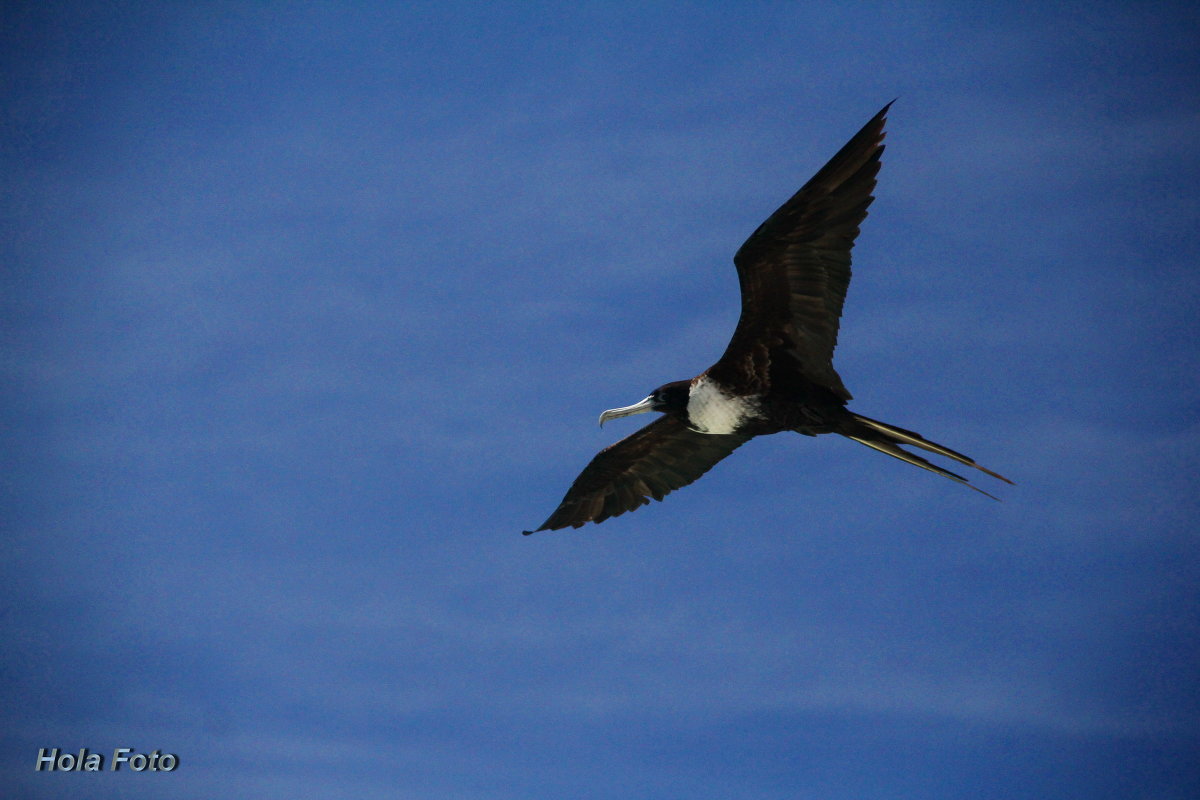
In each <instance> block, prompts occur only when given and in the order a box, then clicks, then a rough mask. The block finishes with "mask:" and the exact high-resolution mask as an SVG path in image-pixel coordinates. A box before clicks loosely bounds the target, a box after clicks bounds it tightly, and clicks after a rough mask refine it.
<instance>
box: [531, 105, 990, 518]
mask: <svg viewBox="0 0 1200 800" xmlns="http://www.w3.org/2000/svg"><path fill="white" fill-rule="evenodd" d="M890 105H891V104H890V103H889V104H888V106H884V108H883V109H882V110H881V111H880V112H879V113H878V114H876V115H875V117H874V118H873V119H872V120H871V121H870V122H868V123H867V124H866V125H865V126H864V127H863V129H862V130H860V131H859V132H858V134H856V135H855V136H854V138H853V139H851V140H850V142H849V143H847V144H846V146H845V147H843V148H842V149H841V150H840V151H839V152H838V153H837V155H835V156H834V157H833V158H832V159H830V161H829V163H828V164H826V165H825V166H824V167H822V168H821V170H820V171H819V172H817V174H816V175H815V176H813V178H812V179H811V180H809V182H808V183H806V184H805V185H804V187H803V188H801V189H800V191H799V192H797V193H796V194H795V195H794V196H793V197H792V198H791V199H790V200H788V201H787V202H786V203H784V204H783V206H781V207H780V208H779V209H778V210H777V211H776V212H775V213H774V214H772V215H771V216H770V217H769V218H768V219H767V220H766V222H764V223H763V224H762V225H760V226H759V227H758V229H757V230H756V231H755V232H754V233H753V234H751V236H750V238H749V239H747V240H746V243H745V244H743V245H742V247H741V248H740V249H739V250H738V252H737V254H736V255H735V256H734V264H735V266H736V267H737V272H738V282H739V285H740V288H741V296H742V313H741V317H740V318H739V320H738V324H737V328H736V329H735V330H734V333H733V337H732V339H731V340H730V342H729V345H728V347H726V348H725V352H724V354H722V356H721V358H720V359H718V360H717V362H716V363H715V364H713V365H712V366H711V367H709V368H708V369H707V370H705V371H704V372H702V373H701V374H700V375H697V376H696V377H695V378H692V379H691V380H683V381H673V382H671V383H667V384H664V385H662V386H660V387H659V388H657V389H655V390H654V391H653V392H651V393H650V395H649V396H648V397H646V399H644V400H642V401H641V402H639V403H635V404H634V405H632V406H626V407H624V408H616V409H611V410H609V411H605V412H604V413H603V414H601V415H600V422H601V424H603V423H604V422H605V421H606V420H608V419H614V418H617V417H623V416H629V415H632V414H640V413H644V412H647V411H658V412H661V413H662V414H663V416H662V417H660V418H659V419H657V420H655V421H654V422H652V423H650V424H649V425H647V426H645V427H644V428H642V429H641V430H639V431H637V432H636V433H634V434H633V435H632V436H628V437H626V438H625V439H622V440H621V441H619V442H617V443H616V444H614V445H612V446H610V447H608V448H605V449H604V450H602V451H601V452H600V453H599V454H598V455H597V456H596V457H595V458H594V459H592V462H591V463H590V464H588V466H587V467H586V468H585V469H584V471H583V472H582V473H581V474H580V475H579V477H578V478H577V479H576V480H575V483H574V484H572V486H571V488H570V489H569V490H568V491H567V494H566V497H564V498H563V501H562V503H561V504H559V507H558V508H557V509H556V510H555V512H554V513H553V514H552V515H551V516H550V518H549V519H547V520H546V522H545V523H543V524H542V526H541V527H540V528H538V530H554V529H558V528H565V527H567V526H571V527H579V526H581V525H583V524H585V523H587V522H602V521H604V520H605V519H608V518H609V517H613V516H616V515H618V514H623V513H624V512H626V511H632V510H633V509H635V508H638V507H639V506H641V505H645V504H646V503H648V502H649V499H648V498H651V497H652V498H654V499H655V500H661V499H662V498H663V496H665V495H666V494H667V493H668V492H670V491H672V490H674V489H678V488H680V487H682V486H686V485H687V484H689V483H691V482H692V481H694V480H696V479H697V478H699V477H700V476H701V475H703V474H704V473H705V472H707V471H708V470H709V469H710V468H711V467H712V466H713V465H714V464H716V463H717V462H718V461H720V460H721V459H722V458H724V457H725V456H727V455H729V454H730V453H732V452H733V451H734V450H735V449H736V448H737V447H739V446H741V445H742V444H743V443H745V442H746V441H748V440H749V439H751V438H753V437H755V436H764V435H767V434H772V433H781V432H784V431H793V432H796V433H802V434H805V435H808V436H816V435H818V434H824V433H838V434H841V435H843V436H846V437H848V438H850V439H853V440H855V441H857V442H860V443H862V444H865V445H867V446H868V447H872V448H874V449H876V450H879V451H881V452H883V453H887V454H888V455H890V456H893V457H895V458H899V459H901V460H903V461H907V462H908V463H910V464H914V465H916V466H919V467H921V468H923V469H927V470H930V471H931V472H936V473H938V474H940V475H943V476H945V477H948V478H950V479H952V480H955V481H957V482H959V483H963V484H966V485H967V486H970V484H969V483H967V481H966V479H965V478H963V477H961V476H959V475H956V474H954V473H952V472H950V471H948V470H945V469H942V468H941V467H938V466H935V465H933V464H931V463H929V462H928V461H926V460H925V459H924V458H922V457H921V456H918V455H916V454H915V453H911V452H909V451H907V450H905V449H903V448H902V447H900V445H908V446H913V447H917V448H920V449H923V450H926V451H928V452H932V453H936V454H938V455H941V456H944V457H946V458H950V459H952V460H954V461H957V462H958V463H960V464H964V465H967V466H971V467H974V468H976V469H979V470H981V471H983V472H986V473H988V474H989V475H992V476H993V477H996V478H999V479H1000V480H1004V481H1008V479H1007V478H1003V477H1002V476H1000V475H997V474H996V473H994V472H991V471H990V470H987V469H984V468H983V467H981V466H979V465H978V464H976V463H975V462H974V461H972V460H971V459H969V458H967V457H966V456H964V455H962V454H961V453H957V452H955V451H953V450H950V449H949V448H946V447H943V446H942V445H939V444H935V443H933V442H931V441H929V440H927V439H925V438H923V437H922V436H920V435H919V434H917V433H914V432H913V431H909V430H905V429H903V428H898V427H896V426H893V425H888V424H886V423H882V422H878V421H877V420H873V419H869V418H867V417H863V416H861V415H858V414H855V413H854V412H852V411H850V410H849V409H848V408H846V404H847V402H848V401H849V400H850V399H851V395H850V392H849V391H847V390H846V387H845V386H844V385H843V383H842V379H841V377H840V376H839V375H838V374H837V371H836V370H835V369H834V368H833V350H834V347H835V346H836V344H837V334H838V322H839V319H840V318H841V312H842V303H843V301H844V300H845V296H846V289H847V287H848V286H849V284H850V249H851V248H852V247H853V246H854V238H855V236H856V235H857V234H858V226H859V224H860V223H861V222H862V220H863V218H865V217H866V214H867V206H869V205H870V203H871V201H872V196H871V193H872V191H873V190H874V188H875V176H876V173H878V171H879V157H880V154H881V153H882V152H883V144H882V140H883V125H884V121H885V118H886V114H887V110H888V107H889V106H890ZM1008 482H1010V483H1011V481H1008ZM970 488H972V489H974V488H975V487H974V486H971V487H970ZM976 491H982V490H978V489H977V490H976ZM984 494H986V492H984ZM989 496H990V495H989ZM526 533H531V531H526Z"/></svg>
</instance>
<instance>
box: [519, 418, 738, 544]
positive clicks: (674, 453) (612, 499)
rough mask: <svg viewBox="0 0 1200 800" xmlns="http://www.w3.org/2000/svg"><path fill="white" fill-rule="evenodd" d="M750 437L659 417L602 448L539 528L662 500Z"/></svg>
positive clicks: (594, 518) (553, 527) (579, 521)
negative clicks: (703, 429)
mask: <svg viewBox="0 0 1200 800" xmlns="http://www.w3.org/2000/svg"><path fill="white" fill-rule="evenodd" d="M750 438H751V437H750V436H743V435H740V434H736V433H729V434H711V433H697V432H695V431H693V430H691V429H690V428H688V427H687V425H685V424H684V423H683V422H681V421H680V420H678V419H676V418H675V417H672V416H663V417H660V418H659V419H657V420H655V421H654V422H651V423H650V424H649V425H647V426H646V427H644V428H642V429H641V430H639V431H638V432H637V433H634V434H633V435H631V436H627V437H625V438H624V439H622V440H621V441H619V442H617V443H616V444H613V445H611V446H609V447H606V448H604V449H603V450H601V451H600V452H599V453H598V454H597V455H596V457H595V458H593V459H592V461H591V463H590V464H588V465H587V467H586V468H584V470H583V472H581V473H580V474H579V477H578V478H576V479H575V482H574V483H573V484H571V488H570V489H568V490H567V495H566V497H564V498H563V501H562V502H561V503H560V504H559V506H558V508H557V509H556V510H555V511H554V513H553V514H551V515H550V518H549V519H548V520H546V521H545V522H543V523H542V527H540V528H538V530H539V531H546V530H557V529H559V528H565V527H567V526H568V525H570V526H571V527H573V528H578V527H580V526H581V525H583V524H584V523H587V522H603V521H604V520H606V519H608V518H609V517H615V516H617V515H619V514H624V513H625V512H626V511H633V510H634V509H635V508H638V507H639V506H644V505H647V504H648V503H649V502H650V500H649V499H648V498H651V497H653V498H654V499H655V500H662V499H663V498H664V497H665V496H666V495H667V494H668V493H670V492H672V491H674V490H675V489H679V488H681V487H684V486H687V485H688V484H689V483H691V482H692V481H694V480H696V479H697V478H699V477H700V476H701V475H703V474H704V473H706V472H708V471H709V470H710V469H711V468H712V466H713V465H714V464H716V463H717V462H718V461H720V460H721V459H722V458H724V457H725V456H727V455H729V454H730V453H732V452H733V451H734V450H736V449H737V448H738V447H739V446H741V445H742V444H743V443H744V442H746V441H747V440H748V439H750ZM534 532H535V531H525V533H526V534H530V533H534Z"/></svg>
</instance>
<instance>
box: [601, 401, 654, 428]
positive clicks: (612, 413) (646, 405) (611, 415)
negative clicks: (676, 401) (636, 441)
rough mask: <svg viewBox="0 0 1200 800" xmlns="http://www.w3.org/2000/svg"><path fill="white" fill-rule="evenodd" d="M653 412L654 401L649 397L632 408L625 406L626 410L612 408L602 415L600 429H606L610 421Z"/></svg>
mask: <svg viewBox="0 0 1200 800" xmlns="http://www.w3.org/2000/svg"><path fill="white" fill-rule="evenodd" d="M653 410H654V401H653V400H652V399H651V398H649V397H647V398H646V399H645V400H642V401H641V402H638V403H634V404H633V405H631V406H625V407H624V408H610V409H609V410H608V411H605V412H604V413H603V414H601V415H600V427H604V423H605V422H608V421H609V420H610V419H616V418H618V417H629V416H632V415H634V414H645V413H646V412H647V411H653Z"/></svg>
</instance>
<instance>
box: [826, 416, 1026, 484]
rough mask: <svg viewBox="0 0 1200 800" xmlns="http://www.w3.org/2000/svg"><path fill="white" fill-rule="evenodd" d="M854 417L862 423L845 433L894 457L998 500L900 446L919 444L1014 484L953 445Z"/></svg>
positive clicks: (923, 447) (918, 445) (960, 477)
mask: <svg viewBox="0 0 1200 800" xmlns="http://www.w3.org/2000/svg"><path fill="white" fill-rule="evenodd" d="M851 416H852V417H853V418H854V421H855V422H856V423H858V424H857V425H855V426H854V428H853V429H851V430H847V431H843V435H844V436H846V437H847V438H850V439H853V440H854V441H856V442H859V443H860V444H865V445H866V446H867V447H870V448H872V449H874V450H878V451H879V452H881V453H887V454H888V455H889V456H892V457H893V458H898V459H900V460H901V461H904V462H907V463H909V464H912V465H914V466H917V467H920V468H921V469H927V470H929V471H930V472H936V473H937V474H938V475H942V476H944V477H946V478H949V479H950V480H952V481H955V482H956V483H961V484H963V485H964V486H967V487H968V488H971V489H974V490H975V491H977V492H979V493H980V494H985V495H987V496H988V497H991V498H992V499H993V500H998V499H999V498H998V497H995V496H994V495H991V494H988V493H987V492H985V491H983V490H982V489H980V488H978V487H977V486H973V485H971V483H970V482H969V481H967V479H966V478H964V477H963V476H961V475H958V474H956V473H953V472H951V471H950V470H946V469H942V468H941V467H939V466H936V465H935V464H931V463H930V462H929V461H927V460H926V459H924V458H922V457H921V456H919V455H917V454H915V453H910V452H908V451H907V450H905V449H903V448H901V447H900V446H899V445H901V444H907V445H910V446H912V447H919V448H921V449H922V450H927V451H929V452H930V453H937V454H938V455H940V456H945V457H946V458H949V459H950V460H952V461H957V462H958V463H959V464H963V465H965V466H968V467H974V468H975V469H977V470H979V471H980V472H985V473H987V474H988V475H991V476H992V477H993V478H997V479H998V480H1002V481H1004V482H1005V483H1009V484H1011V483H1012V481H1010V480H1009V479H1008V478H1006V477H1004V476H1003V475H1001V474H999V473H997V472H992V471H991V470H990V469H988V468H987V467H982V466H980V465H979V464H976V463H975V461H974V460H973V459H971V458H968V457H967V456H965V455H963V454H962V453H959V452H956V451H954V450H951V449H950V448H949V447H945V446H943V445H940V444H938V443H936V442H931V441H929V440H928V439H926V438H925V437H924V436H922V435H921V434H919V433H915V432H914V431H909V430H905V429H904V428H897V427H896V426H895V425H888V424H887V423H884V422H880V421H878V420H874V419H871V418H869V417H864V416H862V415H861V414H853V413H852V414H851Z"/></svg>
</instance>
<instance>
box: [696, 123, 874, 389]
mask: <svg viewBox="0 0 1200 800" xmlns="http://www.w3.org/2000/svg"><path fill="white" fill-rule="evenodd" d="M890 106H891V103H888V105H886V106H884V107H883V109H882V110H880V112H879V113H878V114H876V115H875V117H874V118H873V119H872V120H871V121H870V122H868V123H867V124H866V125H865V126H863V129H862V130H860V131H859V132H858V133H857V134H855V136H854V138H853V139H851V140H850V141H849V142H848V143H847V144H846V146H845V147H843V148H842V149H841V150H840V151H838V153H837V155H835V156H834V157H833V158H832V159H830V160H829V163H828V164H826V165H825V166H824V167H822V168H821V170H820V171H819V172H818V173H817V174H816V175H814V176H813V177H812V179H811V180H810V181H809V182H808V183H806V184H804V187H803V188H801V189H800V191H798V192H796V194H795V195H793V196H792V198H791V199H790V200H788V201H787V202H786V203H784V204H783V205H782V206H780V207H779V210H777V211H776V212H775V213H774V214H772V215H771V216H770V217H769V218H768V219H767V221H766V222H764V223H763V224H762V225H760V226H759V227H758V230H756V231H755V232H754V233H753V234H751V236H750V238H749V239H747V240H746V243H745V244H743V245H742V246H741V248H740V249H739V250H738V251H737V254H736V255H735V256H734V257H733V262H734V265H735V266H736V267H737V272H738V282H739V284H740V285H741V291H742V315H741V318H740V319H739V320H738V325H737V328H736V330H735V331H734V334H733V338H732V339H731V340H730V342H729V346H728V347H727V348H726V350H725V354H724V355H723V356H722V357H721V359H720V361H718V362H717V364H715V365H714V366H713V368H712V369H711V370H710V371H709V372H710V374H711V375H712V376H713V377H714V378H716V379H717V380H719V381H721V382H723V383H726V384H727V385H731V386H740V387H741V388H744V389H746V390H747V391H763V390H765V389H767V388H768V387H766V386H756V385H753V383H754V382H755V381H756V380H763V379H764V378H763V376H767V375H770V374H774V375H784V374H797V373H798V374H799V375H800V376H802V377H804V378H807V379H808V380H809V381H811V382H813V383H816V384H818V385H820V386H824V387H826V388H827V389H829V390H830V391H832V392H833V393H834V394H836V395H837V396H839V397H841V398H842V399H843V400H849V399H850V392H848V391H846V387H845V386H844V385H843V384H842V379H841V377H839V376H838V374H837V371H836V370H834V368H833V348H834V347H835V346H836V345H837V335H838V321H839V319H840V318H841V316H842V303H843V302H844V301H845V299H846V288H847V287H848V286H849V285H850V249H851V248H852V247H854V237H856V236H857V235H858V226H859V224H860V223H861V222H862V221H863V218H864V217H866V215H867V206H869V205H870V204H871V201H872V199H873V198H872V196H871V193H872V192H873V191H874V190H875V176H876V174H877V173H878V172H879V157H880V154H881V153H883V144H882V142H883V136H884V133H883V126H884V122H885V121H886V115H887V111H888V108H889V107H890ZM769 367H770V369H768V368H769ZM780 368H783V369H780ZM748 384H749V385H748Z"/></svg>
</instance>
